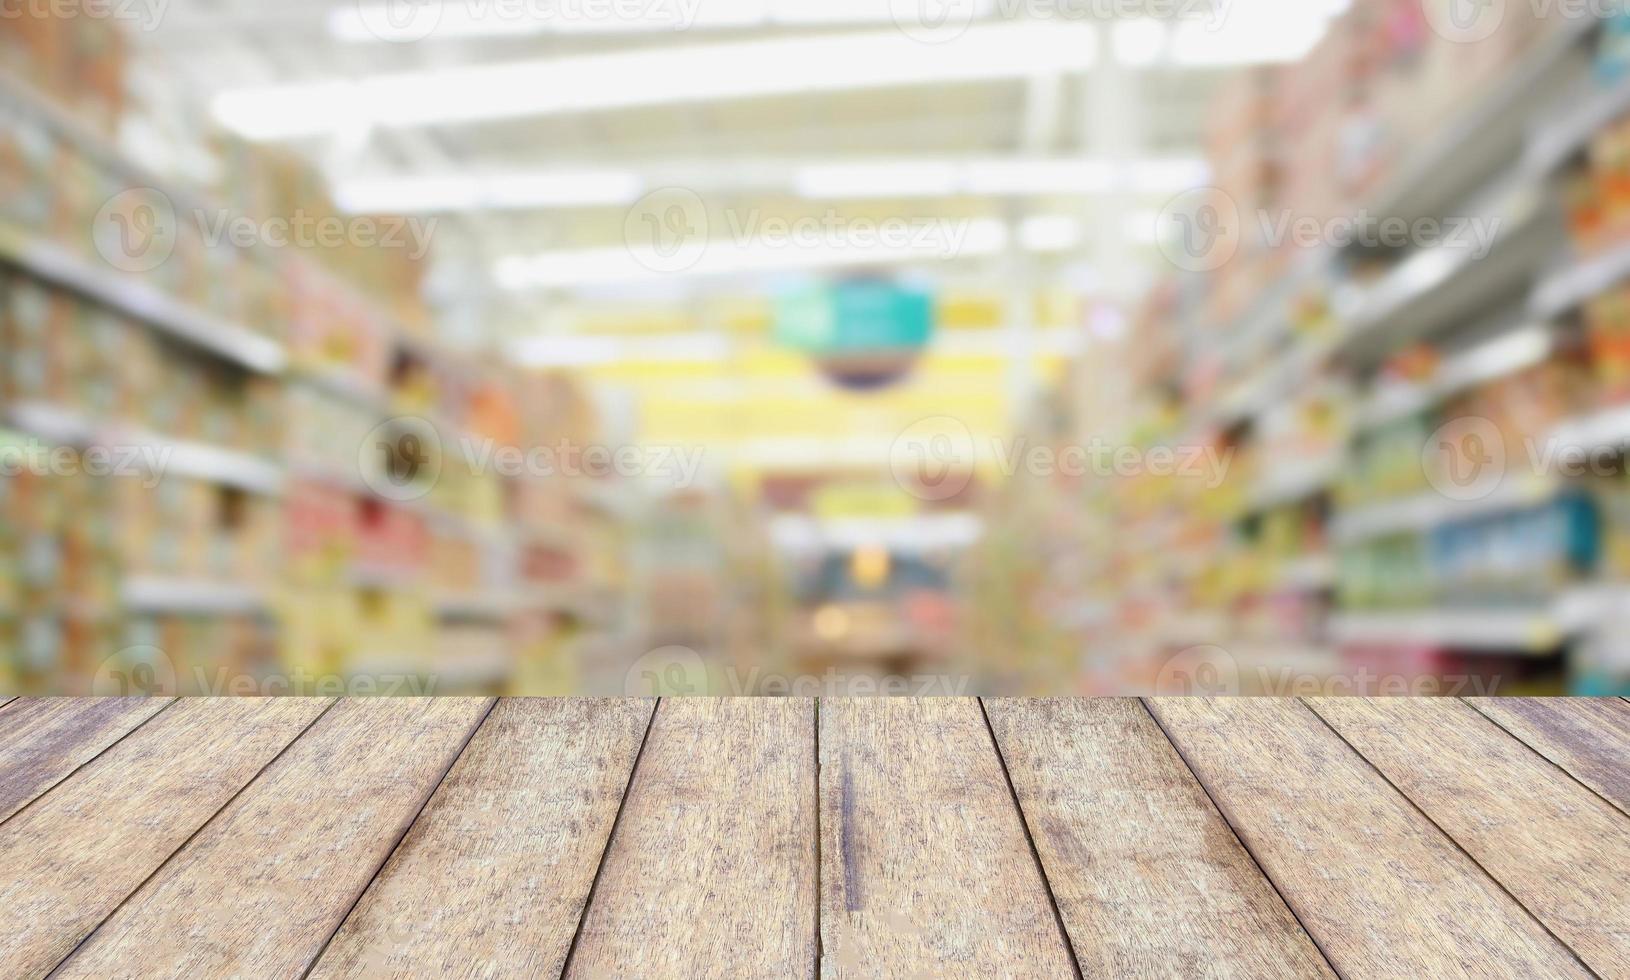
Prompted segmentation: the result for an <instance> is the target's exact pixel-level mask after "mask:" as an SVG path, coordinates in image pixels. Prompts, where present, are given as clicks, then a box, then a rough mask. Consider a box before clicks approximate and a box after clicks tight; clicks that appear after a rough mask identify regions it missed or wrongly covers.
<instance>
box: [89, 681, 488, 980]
mask: <svg viewBox="0 0 1630 980" xmlns="http://www.w3.org/2000/svg"><path fill="white" fill-rule="evenodd" d="M490 704H491V702H489V701H486V700H475V699H426V700H407V699H381V700H346V701H342V702H340V703H339V704H337V705H335V706H334V707H333V709H331V710H330V711H329V712H328V713H327V714H325V715H324V716H323V717H322V718H321V719H320V720H319V721H318V722H317V723H316V724H315V725H313V726H312V727H311V728H310V729H309V730H308V731H307V732H306V733H305V734H304V735H303V736H301V737H300V738H299V739H298V740H297V741H296V742H295V743H294V744H293V745H292V746H290V747H289V749H288V750H287V751H286V752H284V753H283V755H282V756H281V757H279V758H278V760H277V761H276V762H274V763H273V764H272V765H271V766H269V767H268V768H267V769H266V771H265V772H264V773H262V774H261V776H260V778H258V779H256V780H255V782H254V783H253V784H251V785H250V786H249V788H248V789H246V790H244V792H243V793H241V794H239V796H238V797H237V799H235V800H233V801H232V802H231V803H230V804H229V805H227V807H225V808H224V809H223V810H222V811H221V812H220V813H219V814H218V815H217V816H216V818H215V819H214V820H212V821H211V822H210V823H209V824H208V825H207V826H206V827H204V829H203V830H202V831H200V832H199V833H198V835H197V836H196V837H194V838H193V839H192V840H191V841H190V842H189V843H188V844H187V846H186V847H184V848H182V849H181V851H180V852H178V853H177V854H176V855H175V856H174V857H173V858H171V859H170V860H169V861H168V862H167V863H166V864H165V865H164V866H163V867H162V868H160V869H159V871H158V872H157V873H156V874H155V875H154V876H153V877H152V878H151V879H149V880H148V882H147V883H146V884H145V885H143V886H142V887H141V889H140V890H138V891H137V892H136V893H135V894H134V895H132V896H131V897H130V899H129V900H128V901H127V902H126V903H125V904H124V905H123V906H121V907H120V908H119V910H118V911H116V912H114V913H113V915H112V916H110V917H109V918H108V920H107V921H106V922H104V923H103V924H102V926H101V927H100V928H98V929H97V930H96V931H95V932H94V933H92V935H91V936H90V938H89V939H87V940H86V941H85V943H84V944H83V945H82V946H80V947H79V949H78V950H77V951H76V952H75V953H74V954H73V955H72V956H71V957H69V959H68V960H67V961H66V962H64V963H63V964H62V966H61V967H60V968H59V970H58V973H57V975H58V976H60V977H96V978H102V977H115V976H142V977H148V976H153V977H227V976H241V977H269V978H270V977H294V976H299V975H300V974H301V973H302V972H303V971H305V970H306V968H307V967H308V966H309V965H310V964H311V961H312V960H313V959H314V958H315V957H316V955H317V953H318V952H319V950H320V949H321V948H322V946H323V944H324V943H325V942H326V941H327V940H328V939H329V937H330V936H331V935H333V933H334V930H335V929H337V928H338V927H339V925H340V923H341V921H342V920H343V919H344V918H345V916H346V914H347V913H348V912H349V911H350V909H351V906H352V905H353V903H354V902H355V901H356V899H357V898H358V897H359V896H360V895H361V894H362V891H363V889H364V888H366V887H367V885H368V882H369V881H370V880H371V879H372V878H373V876H374V873H375V872H376V871H378V869H379V866H380V865H381V864H382V863H383V862H384V861H385V859H386V857H387V856H388V855H389V854H390V851H391V849H392V848H393V847H395V845H396V843H397V842H398V841H399V840H400V839H401V836H402V834H403V833H404V832H405V831H406V830H407V828H408V825H409V824H410V822H411V821H412V820H413V818H414V816H415V815H416V814H417V813H418V811H419V809H420V807H421V806H422V804H423V803H424V801H425V800H426V799H427V798H428V797H429V796H430V794H431V792H432V791H433V790H434V789H435V787H436V784H437V782H438V781H439V780H440V779H441V778H442V776H443V775H444V774H445V773H446V771H447V769H448V767H449V766H451V765H452V763H453V761H454V759H455V758H456V757H457V754H458V752H459V751H460V750H461V749H462V747H463V746H464V743H465V741H466V740H467V739H468V738H469V736H470V735H471V733H472V732H473V730H474V729H475V727H476V725H477V724H479V722H480V721H481V719H482V718H483V717H484V716H485V715H486V712H487V710H488V708H489V707H490Z"/></svg>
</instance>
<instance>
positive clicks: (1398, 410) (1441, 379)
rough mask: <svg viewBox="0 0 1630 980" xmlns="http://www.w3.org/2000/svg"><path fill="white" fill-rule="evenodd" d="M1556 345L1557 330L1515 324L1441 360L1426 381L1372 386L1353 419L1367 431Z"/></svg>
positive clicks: (1505, 372)
mask: <svg viewBox="0 0 1630 980" xmlns="http://www.w3.org/2000/svg"><path fill="white" fill-rule="evenodd" d="M1555 347H1556V336H1555V334H1554V333H1552V332H1551V330H1550V329H1549V328H1548V327H1545V326H1542V325H1538V324H1534V325H1529V326H1521V327H1517V328H1515V329H1512V330H1511V331H1510V332H1509V333H1506V334H1504V335H1503V336H1501V337H1499V338H1498V339H1496V340H1492V341H1490V342H1488V343H1486V344H1482V345H1480V346H1478V347H1474V348H1472V349H1471V350H1469V351H1467V352H1465V353H1464V354H1460V355H1457V356H1455V357H1452V358H1450V359H1448V360H1446V361H1445V362H1443V364H1442V365H1441V366H1440V367H1439V368H1438V370H1437V372H1436V373H1435V374H1434V375H1433V376H1432V378H1431V380H1429V381H1425V382H1421V383H1419V384H1408V385H1391V386H1388V387H1385V388H1382V389H1380V390H1378V391H1376V392H1375V394H1374V395H1373V396H1372V397H1370V398H1369V399H1368V400H1366V401H1365V402H1364V403H1363V404H1362V405H1361V406H1360V407H1359V410H1358V415H1357V418H1356V420H1355V424H1356V425H1357V427H1358V429H1359V430H1360V431H1367V430H1370V429H1374V428H1377V427H1379V426H1382V425H1386V424H1387V423H1389V422H1393V421H1396V420H1398V419H1401V418H1406V417H1408V416H1410V415H1415V414H1417V413H1419V412H1423V411H1425V410H1427V409H1428V408H1431V407H1432V406H1434V405H1437V404H1440V403H1442V402H1443V401H1446V400H1447V399H1449V398H1452V397H1454V396H1455V395H1457V394H1459V393H1460V392H1462V391H1466V390H1467V389H1470V388H1474V387H1476V386H1478V385H1482V384H1487V383H1488V382H1490V381H1496V380H1498V379H1500V378H1504V377H1508V376H1510V375H1512V374H1515V373H1517V372H1518V371H1521V370H1523V369H1525V368H1529V367H1532V366H1534V365H1535V364H1539V363H1541V362H1542V361H1544V360H1545V359H1546V358H1548V357H1550V355H1551V352H1552V351H1553V350H1554V349H1555Z"/></svg>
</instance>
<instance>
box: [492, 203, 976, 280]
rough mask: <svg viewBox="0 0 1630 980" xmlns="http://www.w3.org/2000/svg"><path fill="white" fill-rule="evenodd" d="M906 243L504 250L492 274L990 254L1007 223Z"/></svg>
mask: <svg viewBox="0 0 1630 980" xmlns="http://www.w3.org/2000/svg"><path fill="white" fill-rule="evenodd" d="M922 228H923V231H922V233H920V234H913V235H912V236H911V237H912V239H913V240H912V241H911V242H909V243H907V244H882V243H878V242H876V241H868V242H867V243H866V244H864V245H862V244H858V243H851V244H845V243H843V242H841V241H827V242H818V243H815V244H808V245H806V244H800V243H797V242H794V241H776V242H774V243H771V242H765V241H753V242H741V243H737V242H728V241H724V242H710V243H708V245H707V246H706V247H705V248H702V249H700V250H699V251H700V254H699V255H697V256H696V259H695V261H694V262H692V263H690V264H689V265H688V266H686V267H684V268H675V269H671V270H662V269H657V268H652V267H651V266H650V265H647V264H645V263H644V262H642V261H641V258H642V257H641V256H640V255H638V254H636V252H635V251H634V250H633V249H629V248H595V249H581V250H563V251H557V252H544V253H542V254H539V255H533V256H510V257H508V258H504V259H501V260H499V262H498V264H497V266H496V267H495V269H494V276H495V278H496V279H497V282H498V284H499V285H500V286H502V287H503V288H505V289H510V290H528V289H539V288H550V287H570V286H591V285H595V284H599V283H612V282H635V281H639V280H643V279H652V278H658V279H660V278H666V277H671V276H729V275H743V274H751V273H774V272H784V271H789V270H796V269H830V268H843V267H846V266H876V265H908V264H911V263H914V262H935V261H944V260H947V259H959V258H972V257H977V256H985V255H995V254H998V253H1000V252H1002V251H1003V250H1004V249H1006V248H1007V244H1008V232H1007V226H1006V225H1005V224H1003V223H1002V222H1000V221H996V220H994V219H989V218H985V219H978V220H974V221H956V220H952V219H944V220H942V221H940V222H936V223H932V224H925V225H923V226H922Z"/></svg>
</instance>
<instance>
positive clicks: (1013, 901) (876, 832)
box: [820, 698, 1074, 980]
mask: <svg viewBox="0 0 1630 980" xmlns="http://www.w3.org/2000/svg"><path fill="white" fill-rule="evenodd" d="M820 750H821V938H822V947H823V951H824V954H825V955H824V958H823V961H822V971H823V975H824V976H827V977H833V978H840V977H841V978H862V977H864V978H873V977H879V978H881V977H890V978H892V977H1045V978H1048V980H1057V978H1060V977H1069V976H1072V975H1073V974H1074V966H1073V964H1072V962H1071V958H1070V954H1069V949H1068V943H1067V941H1066V939H1065V938H1064V935H1063V933H1062V932H1061V930H1060V928H1059V924H1058V920H1057V916H1056V913H1055V912H1054V910H1053V907H1052V902H1051V900H1050V899H1049V897H1048V894H1047V887H1046V884H1045V882H1044V880H1043V878H1042V875H1041V870H1040V868H1038V867H1037V865H1036V860H1035V856H1034V855H1033V854H1032V853H1031V850H1030V843H1029V840H1028V839H1027V837H1026V835H1025V828H1024V824H1023V821H1022V820H1021V818H1020V815H1019V812H1018V809H1017V807H1015V805H1014V802H1013V796H1012V792H1011V790H1010V789H1009V788H1008V785H1007V778H1006V777H1005V776H1004V775H1003V773H1002V766H1001V761H1000V759H999V758H998V756H997V754H996V747H995V745H994V744H993V743H992V742H991V737H990V731H989V730H988V729H987V728H986V726H985V720H984V716H983V714H982V713H981V711H980V708H979V703H978V702H977V701H974V700H972V699H966V698H962V699H955V700H885V699H880V700H871V701H862V700H848V699H844V700H827V701H822V702H821V741H820Z"/></svg>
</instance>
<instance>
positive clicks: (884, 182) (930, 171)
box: [792, 160, 961, 200]
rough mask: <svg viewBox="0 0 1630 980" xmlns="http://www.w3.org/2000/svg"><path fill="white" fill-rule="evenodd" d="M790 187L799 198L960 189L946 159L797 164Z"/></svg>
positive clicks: (953, 166)
mask: <svg viewBox="0 0 1630 980" xmlns="http://www.w3.org/2000/svg"><path fill="white" fill-rule="evenodd" d="M792 183H793V189H794V190H795V191H796V192H797V193H798V195H799V196H800V197H807V198H816V199H820V198H847V199H851V200H852V199H858V198H867V197H950V196H951V195H953V194H955V193H957V191H958V190H959V189H960V188H961V182H960V181H959V179H958V174H957V166H956V164H954V163H951V162H950V161H946V160H921V161H915V160H899V161H890V160H883V161H875V162H868V163H828V164H812V165H808V166H803V167H799V168H798V169H797V170H796V171H795V172H794V174H793V179H792Z"/></svg>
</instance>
